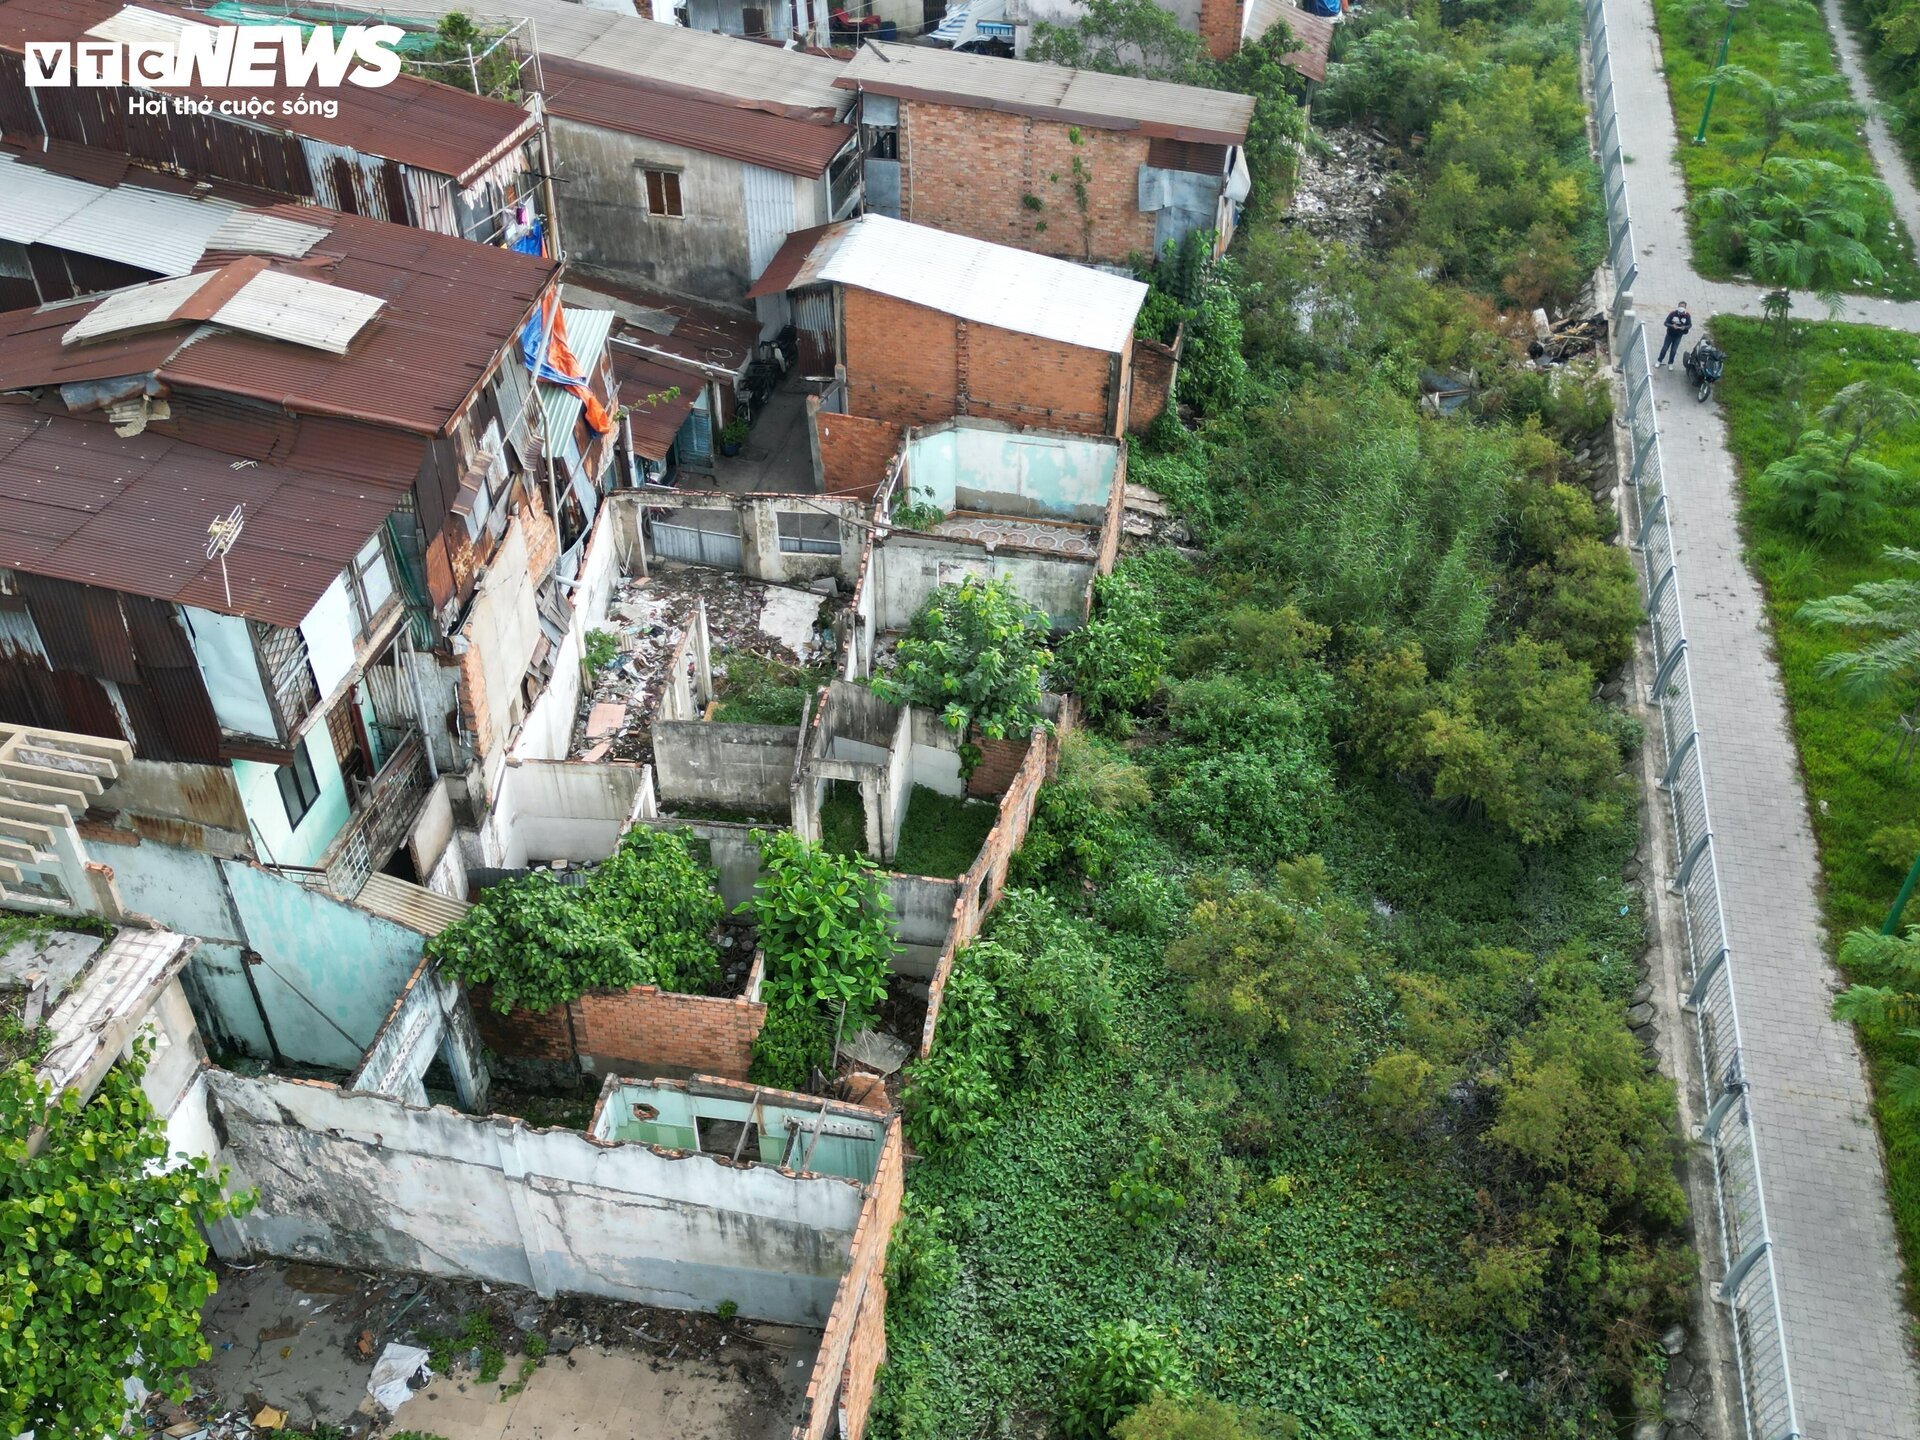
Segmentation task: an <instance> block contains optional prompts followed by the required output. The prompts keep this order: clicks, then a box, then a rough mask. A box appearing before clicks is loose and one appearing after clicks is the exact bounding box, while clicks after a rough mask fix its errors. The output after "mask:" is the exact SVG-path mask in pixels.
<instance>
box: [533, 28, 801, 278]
mask: <svg viewBox="0 0 1920 1440" xmlns="http://www.w3.org/2000/svg"><path fill="white" fill-rule="evenodd" d="M783 13H784V12H783ZM694 78H695V77H688V83H693V81H694ZM547 133H548V135H549V137H550V143H551V145H552V147H553V159H554V163H555V166H556V167H557V168H558V170H559V172H560V176H561V178H560V179H559V180H557V181H556V182H555V184H554V193H555V196H556V199H557V201H558V204H559V209H560V233H561V234H562V235H564V236H565V237H566V240H567V250H568V258H569V259H571V260H574V261H577V262H578V263H580V264H582V265H585V266H588V267H589V268H591V269H594V270H599V271H603V272H605V273H606V274H609V275H612V276H614V277H615V278H617V279H620V280H625V281H628V282H630V283H632V284H635V285H644V286H649V287H652V288H654V289H659V290H671V291H675V292H678V293H679V294H682V295H696V296H702V297H704V298H707V299H710V300H717V301H720V302H721V303H723V304H727V305H738V304H739V303H740V297H741V296H742V295H744V294H745V293H746V291H747V287H748V286H749V285H751V284H752V283H753V282H754V280H755V279H756V278H757V277H756V276H755V275H753V274H752V273H751V269H752V267H751V265H750V264H749V257H748V254H747V206H746V191H745V181H744V176H743V172H744V170H745V169H746V167H745V166H744V165H743V164H742V163H741V162H740V161H738V160H729V159H726V158H724V157H722V156H718V155H708V154H705V153H704V152H702V151H699V150H689V149H688V148H686V147H685V146H683V145H673V144H669V143H667V142H666V141H664V140H648V139H643V138H642V137H640V136H637V135H627V134H623V133H621V132H620V131H617V130H606V129H602V128H601V127H600V126H597V125H585V124H582V123H580V122H579V121H577V120H568V119H565V118H563V117H561V116H558V115H551V114H550V115H549V117H548V121H547ZM648 168H654V169H666V170H677V171H678V172H679V173H680V197H681V204H682V206H683V208H684V209H685V211H686V214H685V216H684V217H683V218H680V219H672V218H666V217H661V216H654V215H649V214H648V213H647V195H646V180H645V177H644V176H643V174H642V172H643V171H644V170H646V169H648Z"/></svg>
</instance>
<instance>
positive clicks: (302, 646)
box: [249, 620, 320, 731]
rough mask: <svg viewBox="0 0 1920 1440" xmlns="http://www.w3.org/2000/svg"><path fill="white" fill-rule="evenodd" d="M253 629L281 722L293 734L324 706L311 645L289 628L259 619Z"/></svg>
mask: <svg viewBox="0 0 1920 1440" xmlns="http://www.w3.org/2000/svg"><path fill="white" fill-rule="evenodd" d="M249 623H250V624H251V625H252V626H253V638H254V643H255V644H256V645H258V646H259V648H260V659H261V660H262V662H263V663H264V664H265V666H266V671H267V679H268V681H269V683H270V684H271V685H272V686H273V699H274V704H275V706H276V708H278V710H279V711H280V723H281V724H282V725H283V726H285V727H286V729H287V730H289V731H291V730H292V729H293V728H294V727H295V726H296V725H298V724H299V723H300V722H301V721H302V720H304V719H306V717H307V712H308V711H309V710H311V709H313V707H314V706H315V705H318V704H319V703H320V686H319V685H318V683H317V682H316V681H315V680H314V678H313V666H312V664H310V663H309V662H308V660H307V642H306V638H305V637H304V636H303V635H301V633H300V632H299V631H298V630H296V629H294V628H293V627H292V626H289V625H268V624H265V623H263V622H262V621H259V620H254V621H251V622H249Z"/></svg>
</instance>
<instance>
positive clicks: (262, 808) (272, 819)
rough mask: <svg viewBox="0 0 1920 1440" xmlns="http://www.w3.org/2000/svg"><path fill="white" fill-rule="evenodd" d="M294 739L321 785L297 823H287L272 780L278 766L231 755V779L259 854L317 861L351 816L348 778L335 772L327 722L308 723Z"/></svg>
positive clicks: (284, 860) (284, 861)
mask: <svg viewBox="0 0 1920 1440" xmlns="http://www.w3.org/2000/svg"><path fill="white" fill-rule="evenodd" d="M294 744H295V745H296V746H297V745H304V746H305V747H306V751H307V759H308V761H309V762H311V764H312V765H313V778H314V780H315V781H316V782H318V784H319V787H320V795H319V798H318V799H316V800H315V801H314V802H313V805H312V806H311V807H310V808H309V809H308V810H307V812H306V814H304V815H302V816H301V817H300V823H299V824H298V825H292V824H289V823H288V819H287V804H286V801H285V800H283V799H282V798H281V796H280V786H279V782H278V781H276V780H275V779H274V776H275V774H276V773H277V772H278V771H279V769H280V767H279V766H277V765H263V764H261V763H260V762H258V761H255V760H235V761H234V762H233V781H234V784H235V786H237V787H238V789H239V791H240V803H241V804H242V805H244V806H246V810H247V819H248V820H249V821H250V822H251V824H252V829H253V839H254V845H255V846H256V848H257V849H258V850H259V853H260V858H261V859H263V860H265V861H267V862H268V863H269V864H272V865H317V864H319V862H320V857H321V856H322V855H325V854H326V853H327V847H328V846H329V845H331V844H332V843H333V839H334V837H335V836H336V835H338V834H339V833H340V830H341V827H343V826H344V825H345V824H346V823H347V819H348V817H349V816H350V815H352V813H353V805H352V802H351V801H349V800H348V798H347V782H346V780H345V778H344V777H343V776H342V775H341V774H340V760H339V757H338V756H336V755H335V754H334V753H333V736H332V734H331V733H329V731H328V729H327V724H326V721H325V720H316V721H315V722H314V723H313V724H312V725H309V726H308V727H307V732H306V734H305V735H304V736H303V737H302V738H301V739H299V740H296V741H295V742H294Z"/></svg>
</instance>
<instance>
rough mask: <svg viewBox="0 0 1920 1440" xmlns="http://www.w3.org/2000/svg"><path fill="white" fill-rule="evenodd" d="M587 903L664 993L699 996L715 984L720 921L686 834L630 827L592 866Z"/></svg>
mask: <svg viewBox="0 0 1920 1440" xmlns="http://www.w3.org/2000/svg"><path fill="white" fill-rule="evenodd" d="M586 904H587V907H588V909H589V910H590V911H591V912H592V914H593V915H594V917H595V918H597V919H598V920H599V921H600V923H601V924H602V925H604V926H606V928H607V929H608V930H610V931H612V932H613V933H614V934H615V935H617V936H619V937H620V938H621V939H622V940H624V941H625V942H626V943H627V944H628V945H629V946H630V947H632V949H633V951H634V953H635V954H636V955H638V956H639V957H640V963H641V966H642V967H643V970H644V972H645V975H646V977H647V978H645V979H644V980H639V981H636V982H634V983H636V984H641V985H658V986H660V987H661V988H662V989H665V990H677V991H682V992H686V991H697V990H704V989H707V988H709V987H711V986H712V985H714V984H715V983H717V982H718V981H719V979H720V952H719V950H718V949H717V948H716V947H715V945H714V943H713V941H714V932H715V930H716V929H718V928H719V925H720V920H721V917H722V916H723V915H725V914H726V908H727V907H726V902H725V901H724V900H722V899H721V898H720V892H719V890H718V889H717V888H716V877H715V875H714V872H713V871H712V870H711V869H710V868H708V867H707V866H705V865H702V864H701V863H700V862H699V860H698V859H696V858H695V856H694V853H693V845H692V836H691V833H690V832H688V831H684V830H654V829H650V828H648V827H645V826H636V827H634V828H633V829H631V830H629V831H628V832H627V833H626V834H625V835H622V836H621V837H620V845H619V848H618V849H616V850H615V851H614V852H613V855H612V856H611V857H610V858H609V859H607V860H605V861H604V862H602V863H601V864H599V865H597V866H595V867H594V871H593V874H592V876H591V877H590V879H589V880H588V883H587V886H586Z"/></svg>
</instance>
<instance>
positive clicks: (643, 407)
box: [613, 339, 706, 460]
mask: <svg viewBox="0 0 1920 1440" xmlns="http://www.w3.org/2000/svg"><path fill="white" fill-rule="evenodd" d="M613 373H614V375H615V376H616V377H617V378H618V379H619V381H620V403H621V404H622V405H624V406H626V407H627V423H628V424H629V425H630V426H631V427H632V429H633V448H634V449H635V450H638V451H639V452H640V453H641V454H642V455H644V456H646V457H647V459H649V460H665V459H666V458H667V455H668V452H670V451H671V450H672V449H673V441H674V437H675V436H677V435H678V434H679V433H680V427H681V425H682V424H684V423H685V422H686V418H687V416H688V414H689V413H690V412H691V411H692V410H693V407H694V403H695V402H696V401H697V400H698V399H699V398H700V389H701V387H702V386H703V385H705V384H706V381H705V380H704V379H703V378H702V376H701V373H700V372H699V371H698V370H695V369H692V368H690V367H688V368H682V367H680V366H677V365H672V364H669V363H667V362H666V361H663V360H659V359H656V358H654V357H653V356H650V355H639V354H635V353H634V352H633V351H632V350H629V349H627V348H625V347H624V346H622V345H621V344H620V343H619V341H618V340H617V339H616V340H615V342H614V346H613ZM675 390H678V391H679V393H678V394H677V395H676V394H674V393H673V392H674V391H675ZM649 395H658V396H659V397H660V402H659V403H658V404H655V405H650V404H648V403H646V402H647V397H648V396H649Z"/></svg>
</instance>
